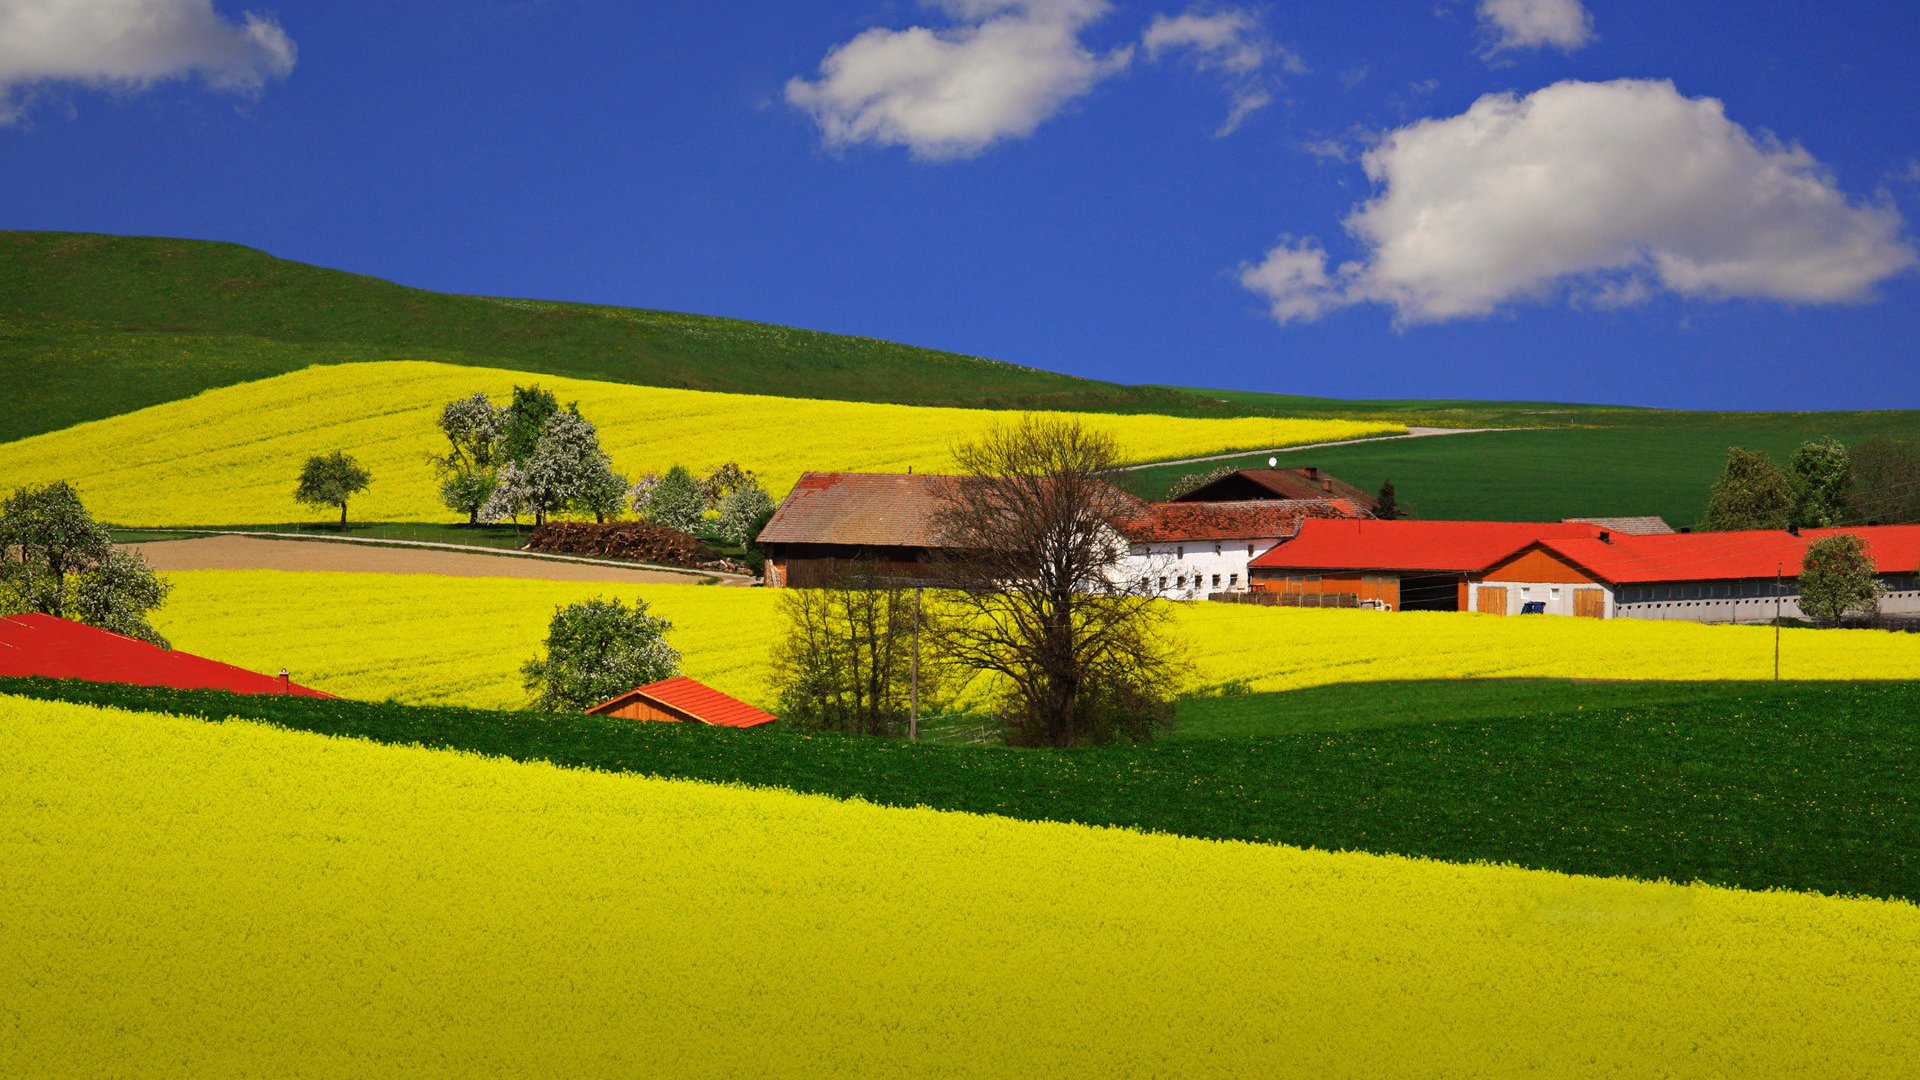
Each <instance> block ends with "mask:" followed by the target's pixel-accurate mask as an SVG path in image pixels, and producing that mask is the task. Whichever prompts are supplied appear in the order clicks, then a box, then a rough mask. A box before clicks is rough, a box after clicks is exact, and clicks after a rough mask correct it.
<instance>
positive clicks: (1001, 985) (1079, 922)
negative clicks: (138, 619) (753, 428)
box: [0, 698, 1920, 1078]
mask: <svg viewBox="0 0 1920 1080" xmlns="http://www.w3.org/2000/svg"><path fill="white" fill-rule="evenodd" d="M0 821H5V822H6V823H7V825H6V828H5V829H4V830H0V880H4V881H5V882H6V883H7V887H6V888H5V889H3V890H0V1075H5V1076H21V1077H25V1076H33V1077H66V1076H142V1077H158V1076H180V1077H207V1076H310V1077H353V1078H358V1077H368V1076H391V1075H407V1076H422V1077H442V1076H444V1077H470V1076H542V1077H548V1076H567V1077H597V1076H608V1077H613V1076H618V1077H633V1076H675V1077H685V1076H809V1077H811V1076H871V1077H885V1076H899V1077H921V1076H929V1075H938V1076H952V1077H995V1078H999V1077H1009V1076H1101V1077H1113V1076H1152V1077H1177V1076H1221V1077H1290V1076H1297V1077H1315V1078H1319V1077H1338V1076H1352V1077H1379V1076H1394V1077H1426V1076H1433V1077H1438V1076H1487V1075H1519V1074H1522V1073H1525V1074H1528V1075H1542V1076H1556V1077H1558V1076H1653V1075H1658V1076H1666V1077H1694V1076H1699V1077H1726V1076H1751V1077H1759V1076H1765V1077H1785V1076H1810V1077H1849V1078H1858V1077H1875V1076H1884V1077H1894V1076H1903V1075H1911V1071H1910V1070H1911V1068H1912V1066H1913V1062H1914V1061H1916V1060H1920V1025H1917V1024H1915V1023H1914V1022H1913V1018H1914V1016H1915V1015H1917V1014H1920V909H1917V908H1915V907H1913V906H1912V905H1909V904H1904V903H1899V902H1888V901H1877V900H1842V899H1834V898H1828V897H1819V896H1812V895H1805V894H1792V893H1745V892H1736V891H1732V890H1726V889H1718V888H1707V887H1679V886H1671V885H1658V884H1646V883H1634V882H1625V881H1610V880H1604V879H1593V878H1578V877H1569V876H1565V875H1559V874H1551V873H1544V872H1539V871H1525V870H1516V869H1509V868H1500V867H1485V866H1453V865H1447V864H1441V863H1431V862H1422V861H1416V860H1409V859H1401V858H1391V857H1380V856H1369V855H1336V854H1327V853H1319V852H1305V851H1300V850H1297V849H1290V848H1283V847H1262V846H1254V845H1245V844H1230V843H1216V842H1207V841H1198V840H1191V839H1183V838H1175V837H1168V836H1148V835H1142V834H1137V833H1129V832H1124V831H1118V830H1101V829H1090V828H1085V827H1081V826H1073V825H1060V824H1044V823H1028V822H1016V821H1012V820H1008V819H1001V818H987V817H976V816H971V815H964V814H955V813H942V812H936V811H931V810H898V809H883V808H878V807H874V806H870V805H866V804H862V803H857V802H856V803H841V802H835V801H832V800H828V799H823V798H817V797H807V796H800V795H793V794H788V793H782V792H773V791H765V790H747V789H739V788H728V787H719V786H710V785H704V784H694V783H686V782H672V781H659V780H649V779H644V778H639V777H630V776H611V775H605V774H596V773H586V772H569V771H565V770H561V769H556V768H552V767H549V766H544V765H529V764H516V763H511V762H505V761H500V760H489V759H481V758H477V757H470V756H464V755H458V754H451V753H445V752H436V751H429V750H423V749H417V748H408V747H392V746H381V745H376V744H372V743H364V742H359V741H354V740H344V739H328V738H323V737H320V736H315V735H308V734H302V733H292V732H286V731H280V730H276V729H272V728H267V727H262V726H257V725H253V724H247V723H242V722H237V721H234V722H228V723H224V724H210V723H205V722H201V721H193V720H182V719H178V718H173V717H159V716H151V715H143V714H138V713H128V712H119V711H107V710H94V709H90V708H86V707H81V706H74V705H66V704H49V703H40V702H28V701H24V700H21V699H14V698H0Z"/></svg>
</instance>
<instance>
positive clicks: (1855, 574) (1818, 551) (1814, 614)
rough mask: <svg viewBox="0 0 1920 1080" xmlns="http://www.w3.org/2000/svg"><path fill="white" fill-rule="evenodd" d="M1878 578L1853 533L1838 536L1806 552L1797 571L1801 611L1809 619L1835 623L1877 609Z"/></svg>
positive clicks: (1829, 538) (1865, 549) (1838, 534)
mask: <svg viewBox="0 0 1920 1080" xmlns="http://www.w3.org/2000/svg"><path fill="white" fill-rule="evenodd" d="M1880 595H1881V586H1880V577H1879V574H1877V573H1876V572H1875V570H1874V565H1873V559H1872V558H1871V557H1869V556H1868V554H1867V546H1866V544H1865V543H1864V542H1863V541H1861V539H1860V538H1859V537H1858V536H1855V535H1853V534H1852V533H1837V534H1835V535H1833V536H1829V537H1827V538H1826V539H1824V540H1820V541H1817V542H1815V543H1814V544H1813V545H1812V546H1810V547H1809V548H1807V554H1806V558H1805V560H1804V561H1803V562H1802V564H1801V569H1800V611H1801V612H1802V613H1803V614H1805V615H1806V616H1807V618H1809V619H1813V620H1815V621H1817V622H1823V623H1828V624H1833V623H1838V622H1839V621H1840V620H1842V619H1844V618H1846V617H1847V616H1848V615H1872V614H1873V613H1874V612H1875V611H1876V610H1878V608H1879V604H1880Z"/></svg>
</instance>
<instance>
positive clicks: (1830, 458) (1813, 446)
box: [1792, 439, 1853, 529]
mask: <svg viewBox="0 0 1920 1080" xmlns="http://www.w3.org/2000/svg"><path fill="white" fill-rule="evenodd" d="M1792 465H1793V494H1794V501H1793V523H1794V524H1795V525H1798V526H1799V527H1800V528H1803V529H1825V528H1829V527H1831V526H1834V525H1838V524H1840V522H1841V521H1842V520H1843V518H1844V515H1845V514H1846V507H1847V497H1848V495H1849V493H1850V491H1851V489H1852V487H1853V461H1852V459H1851V458H1850V457H1849V456H1848V454H1847V448H1846V447H1845V446H1842V445H1841V444H1840V443H1838V442H1835V441H1834V440H1832V439H1818V440H1814V441H1811V442H1804V443H1801V444H1800V448H1799V449H1798V450H1795V451H1794V452H1793V461H1792Z"/></svg>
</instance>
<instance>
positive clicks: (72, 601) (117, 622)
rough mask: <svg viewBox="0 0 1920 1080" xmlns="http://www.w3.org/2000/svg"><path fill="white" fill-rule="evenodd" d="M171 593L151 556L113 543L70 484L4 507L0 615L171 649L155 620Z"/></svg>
mask: <svg viewBox="0 0 1920 1080" xmlns="http://www.w3.org/2000/svg"><path fill="white" fill-rule="evenodd" d="M167 591H168V585H167V583H166V582H164V581H162V580H160V578H159V577H158V576H157V575H156V574H154V572H153V571H152V569H150V568H149V567H148V566H147V563H146V560H145V559H142V558H141V557H140V556H138V555H135V554H132V553H130V552H126V551H122V550H119V549H117V548H115V547H114V546H113V536H112V534H111V533H109V532H108V531H107V528H106V526H104V525H101V524H100V523H98V522H96V521H94V520H93V516H92V515H91V514H89V513H88V512H87V508H86V506H85V505H84V504H83V503H82V502H81V500H80V495H79V493H78V492H76V491H75V490H74V489H73V486H72V485H70V484H68V483H66V482H65V481H59V482H56V483H52V484H47V485H44V486H41V487H27V488H21V489H20V490H18V491H16V492H14V493H13V495H12V496H11V497H9V498H8V499H7V500H6V502H5V503H4V504H0V613H9V614H10V613H16V612H23V611H37V612H41V613H44V614H47V615H53V616H57V617H59V618H63V619H72V620H74V621H76V622H83V623H86V624H88V625H90V626H97V627H99V628H101V629H102V630H111V631H112V632H114V633H116V634H124V635H126V636H127V637H131V638H138V639H140V640H142V641H150V642H152V643H153V644H155V645H159V646H161V647H163V648H164V647H166V645H167V640H166V638H164V637H162V636H161V635H160V632H159V631H158V630H156V629H154V627H153V625H152V623H150V622H149V621H148V616H149V615H150V613H151V612H152V611H153V610H154V609H155V608H158V607H159V606H160V605H161V604H162V603H164V602H165V600H166V597H167Z"/></svg>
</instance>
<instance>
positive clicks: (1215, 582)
mask: <svg viewBox="0 0 1920 1080" xmlns="http://www.w3.org/2000/svg"><path fill="white" fill-rule="evenodd" d="M1213 587H1214V588H1216V589H1217V588H1219V587H1220V575H1219V574H1215V575H1213Z"/></svg>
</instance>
